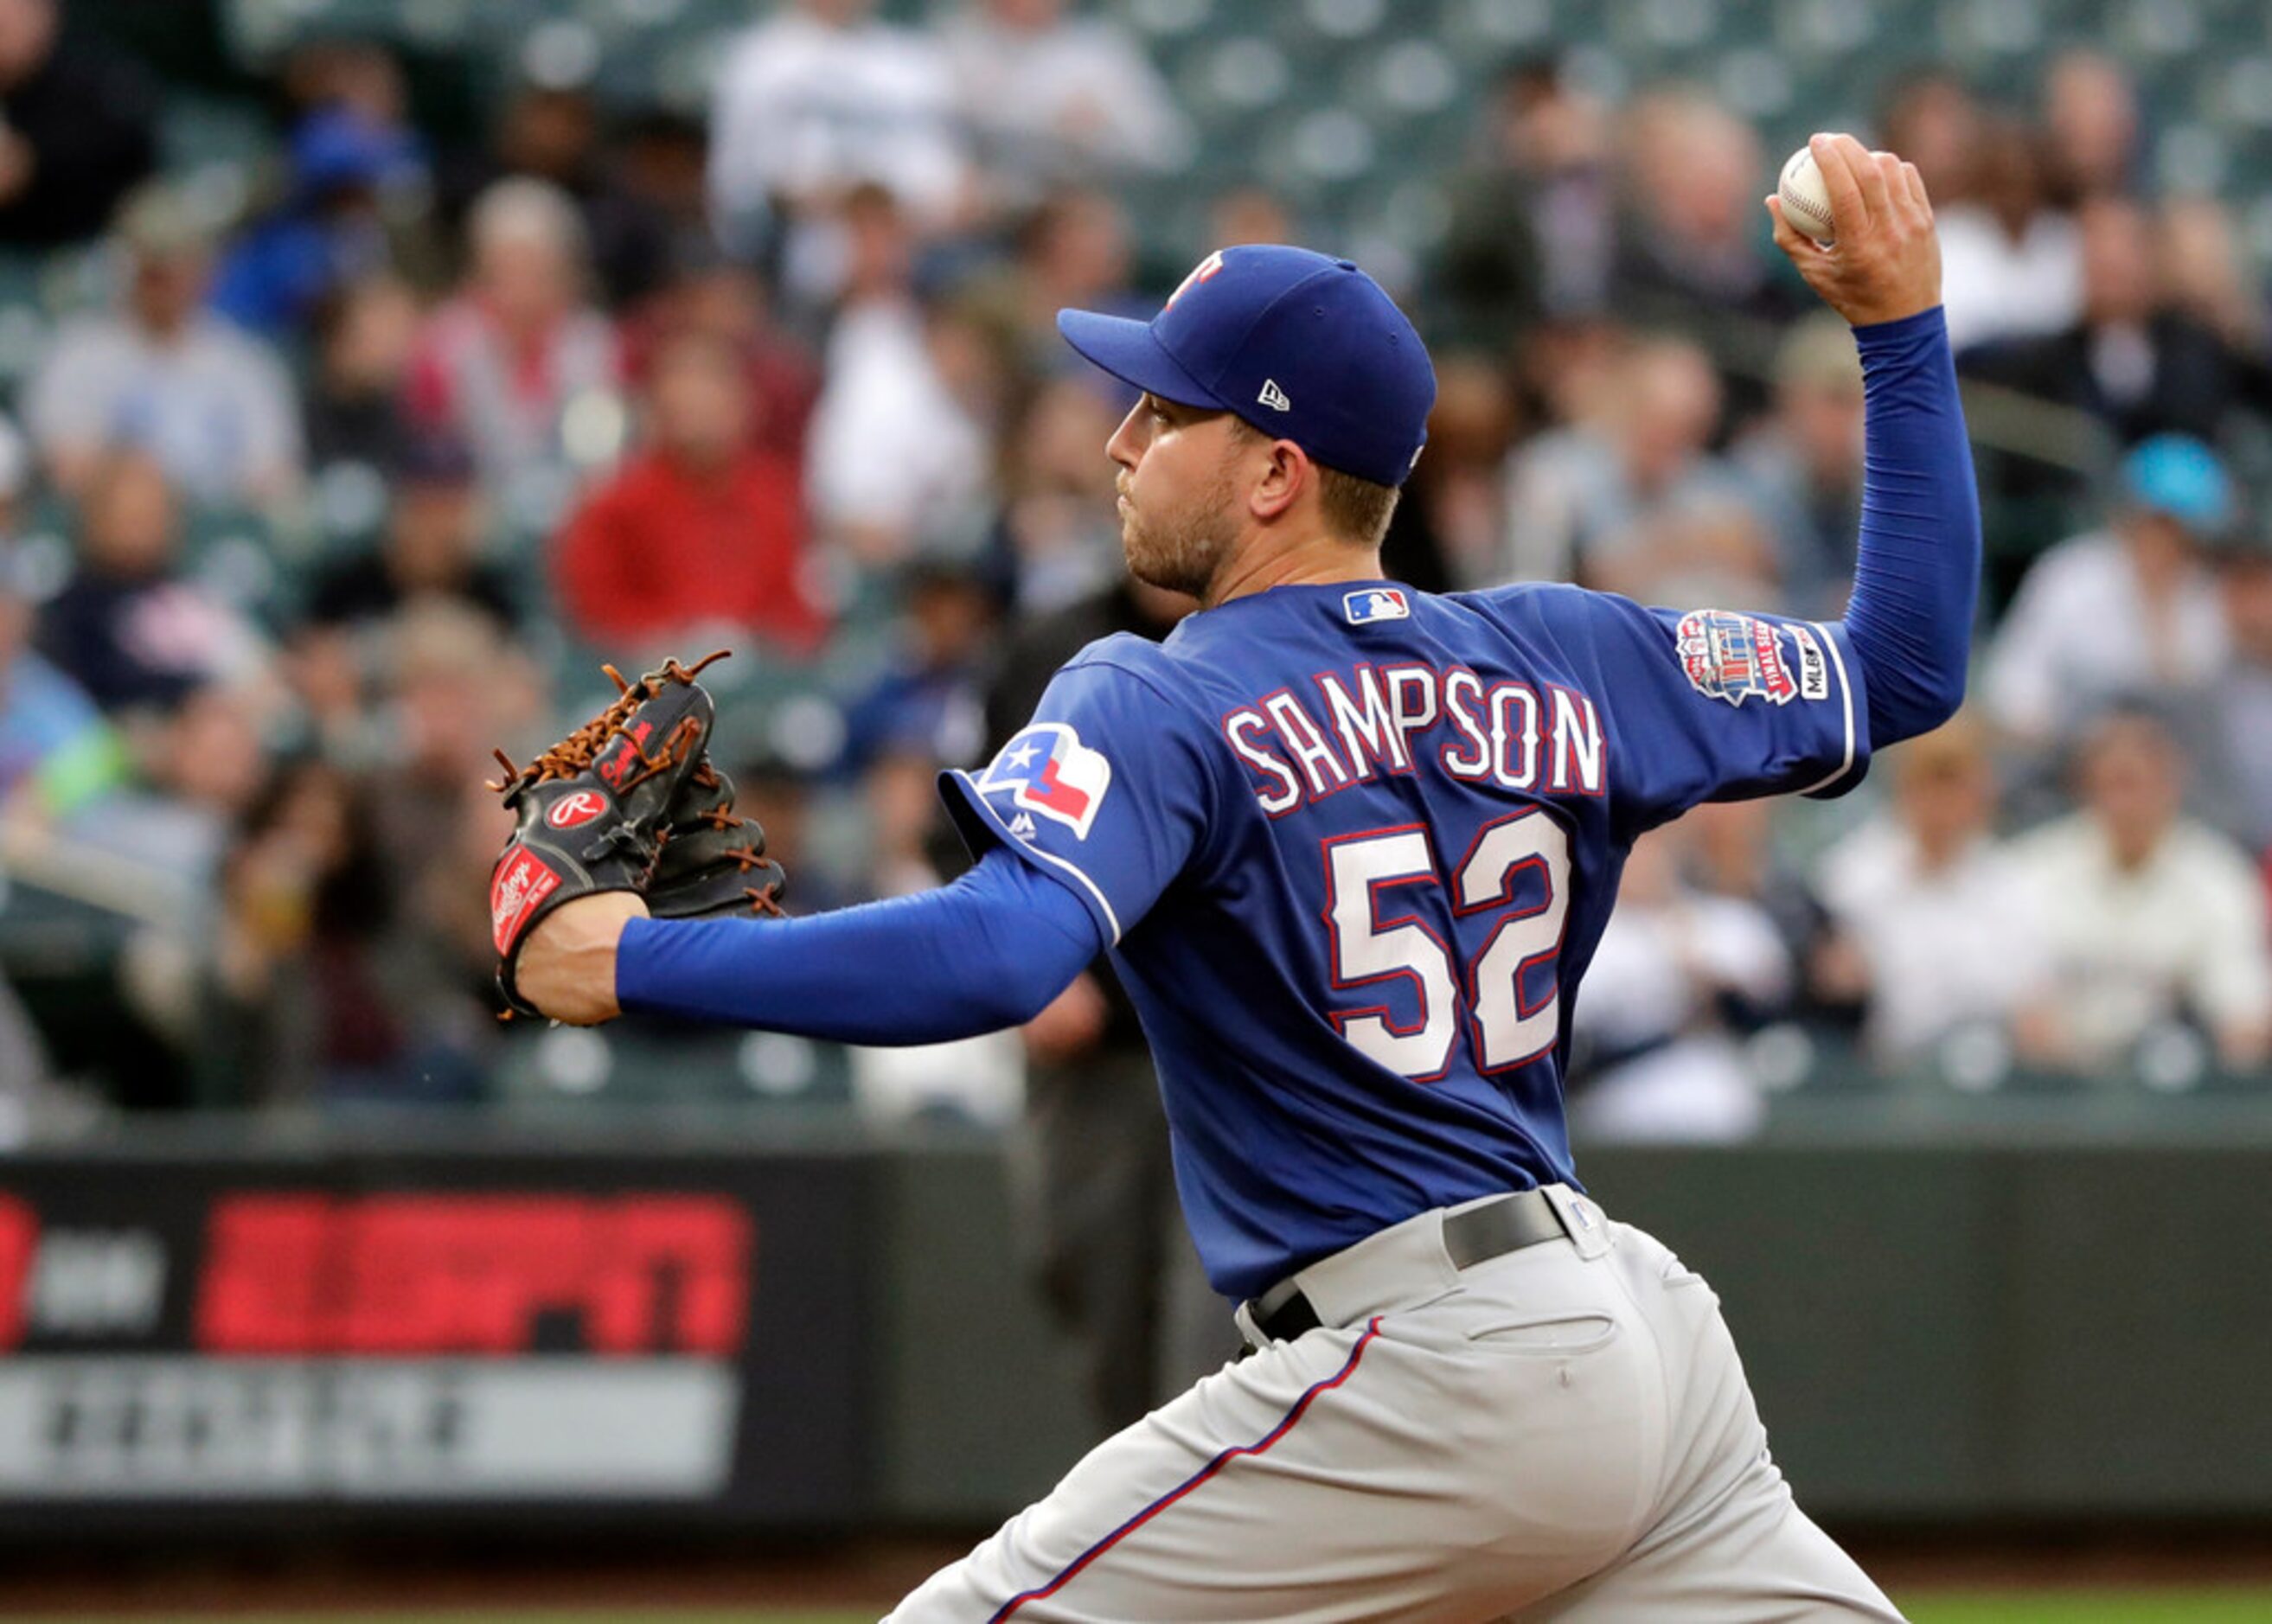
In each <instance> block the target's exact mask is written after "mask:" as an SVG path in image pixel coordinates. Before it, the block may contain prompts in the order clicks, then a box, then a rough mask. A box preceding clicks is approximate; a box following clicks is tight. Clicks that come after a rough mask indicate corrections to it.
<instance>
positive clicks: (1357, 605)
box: [1342, 586, 1412, 626]
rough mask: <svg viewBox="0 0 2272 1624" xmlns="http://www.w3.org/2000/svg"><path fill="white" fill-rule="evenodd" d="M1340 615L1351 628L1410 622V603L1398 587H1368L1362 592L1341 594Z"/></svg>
mask: <svg viewBox="0 0 2272 1624" xmlns="http://www.w3.org/2000/svg"><path fill="white" fill-rule="evenodd" d="M1342 615H1343V616H1344V617H1346V618H1347V619H1348V621H1349V624H1350V625H1352V626H1370V625H1371V624H1372V623H1373V622H1375V621H1403V620H1410V619H1411V618H1412V602H1411V600H1409V598H1407V597H1405V595H1404V593H1403V592H1402V591H1401V589H1400V588H1398V587H1394V586H1368V587H1366V588H1364V590H1363V591H1362V592H1344V593H1342Z"/></svg>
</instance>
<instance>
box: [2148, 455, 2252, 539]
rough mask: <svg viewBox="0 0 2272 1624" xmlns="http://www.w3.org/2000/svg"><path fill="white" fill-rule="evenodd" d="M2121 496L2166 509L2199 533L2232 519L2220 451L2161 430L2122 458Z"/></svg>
mask: <svg viewBox="0 0 2272 1624" xmlns="http://www.w3.org/2000/svg"><path fill="white" fill-rule="evenodd" d="M2122 495H2123V497H2124V499H2125V500H2126V501H2127V502H2128V503H2129V504H2130V505H2131V506H2132V507H2134V508H2145V509H2148V510H2150V511H2153V512H2156V513H2166V514H2168V515H2169V516H2170V517H2171V518H2173V519H2176V520H2177V521H2178V523H2179V524H2180V525H2184V526H2185V527H2186V529H2188V530H2190V531H2193V532H2194V533H2196V534H2199V535H2203V536H2213V535H2216V534H2217V533H2219V532H2221V531H2223V529H2224V528H2225V527H2226V526H2227V525H2230V524H2231V523H2232V513H2233V503H2232V480H2231V476H2230V475H2228V474H2227V473H2225V471H2224V464H2223V462H2222V461H2220V460H2219V459H2218V458H2217V454H2216V452H2215V451H2211V450H2210V449H2209V448H2208V446H2207V445H2205V444H2203V443H2201V441H2199V440H2196V439H2194V437H2193V436H2191V435H2182V434H2157V435H2156V436H2153V437H2152V438H2151V439H2149V440H2141V442H2139V443H2138V444H2137V445H2136V446H2134V447H2133V448H2132V450H2131V451H2130V454H2129V455H2128V456H2126V457H2125V458H2123V459H2122Z"/></svg>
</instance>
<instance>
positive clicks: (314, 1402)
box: [0, 1153, 868, 1521]
mask: <svg viewBox="0 0 2272 1624" xmlns="http://www.w3.org/2000/svg"><path fill="white" fill-rule="evenodd" d="M865 1189H866V1181H865V1179H864V1176H863V1173H862V1172H861V1170H860V1169H859V1167H858V1166H857V1165H856V1164H855V1163H853V1162H851V1161H848V1160H844V1161H832V1160H831V1159H829V1158H813V1157H811V1156H800V1157H797V1158H777V1159H769V1158H762V1157H759V1158H727V1157H721V1156H701V1157H696V1158H687V1159H684V1160H680V1159H677V1158H658V1157H651V1156H650V1157H643V1158H640V1165H639V1166H625V1165H624V1162H623V1160H622V1159H621V1158H602V1157H597V1156H594V1157H589V1158H585V1157H572V1156H565V1155H561V1154H557V1153H544V1154H538V1155H531V1156H505V1155H490V1154H484V1155H467V1156H437V1157H432V1158H424V1157H419V1158H404V1157H385V1158H371V1159H370V1160H368V1161H365V1160H362V1159H359V1158H354V1157H343V1158H339V1159H337V1160H318V1161H317V1162H315V1163H313V1164H304V1163H303V1164H302V1165H300V1166H295V1168H293V1169H291V1170H290V1171H285V1170H283V1169H280V1168H277V1167H274V1166H266V1167H264V1166H259V1165H258V1164H256V1163H251V1162H247V1161H242V1160H240V1161H236V1162H234V1163H232V1164H230V1165H228V1166H224V1167H220V1168H214V1167H211V1166H206V1165H198V1166H187V1165H183V1164H181V1163H178V1162H174V1163H168V1164H162V1165H159V1166H148V1165H142V1166H129V1165H126V1164H123V1163H118V1162H112V1161H108V1160H104V1159H100V1158H97V1159H91V1160H88V1161H85V1162H74V1163H71V1164H68V1165H67V1164H65V1163H64V1162H62V1161H60V1160H54V1159H46V1158H42V1159H39V1160H35V1161H32V1162H28V1163H23V1164H18V1165H15V1166H10V1167H8V1168H6V1169H5V1170H0V1521H4V1520H6V1518H7V1517H8V1516H9V1515H10V1513H11V1512H19V1511H35V1510H36V1509H40V1508H50V1507H64V1506H71V1507H76V1508H78V1509H82V1510H91V1509H95V1508H99V1507H101V1506H105V1505H112V1506H118V1507H127V1506H133V1507H139V1508H151V1507H153V1506H163V1505H166V1504H175V1505H179V1506H182V1507H183V1508H189V1507H213V1506H240V1507H245V1508H251V1507H255V1506H258V1505H261V1504H264V1503H265V1504H270V1505H273V1504H276V1503H278V1502H282V1503H285V1504H292V1503H308V1504H325V1503H334V1504H337V1503H344V1504H377V1503H384V1504H386V1505H388V1506H391V1507H393V1508H395V1509H411V1508H415V1507H417V1506H420V1505H431V1506H433V1507H436V1508H437V1509H439V1508H445V1507H457V1508H463V1507H466V1506H468V1505H482V1506H490V1507H513V1506H527V1507H530V1508H542V1507H564V1506H571V1505H573V1506H577V1507H581V1508H589V1509H601V1508H604V1507H607V1506H609V1505H615V1506H621V1507H627V1508H628V1507H639V1506H646V1507H656V1508H659V1507H662V1506H667V1505H668V1506H679V1507H687V1508H699V1507H705V1506H706V1507H711V1508H714V1509H717V1510H719V1511H720V1512H721V1513H725V1514H729V1515H732V1516H743V1517H756V1518H759V1519H760V1520H763V1519H766V1518H769V1517H774V1516H779V1517H781V1518H782V1519H784V1520H796V1521H811V1520H816V1519H820V1518H825V1517H827V1516H832V1515H838V1514H841V1513H842V1512H845V1511H848V1510H851V1509H856V1507H857V1506H858V1505H859V1504H860V1503H861V1501H860V1497H861V1495H862V1494H863V1492H864V1485H863V1482H862V1480H861V1471H860V1463H861V1462H863V1460H864V1458H865V1455H866V1451H865V1449H864V1448H863V1438H862V1436H861V1434H862V1432H863V1410H862V1401H863V1394H862V1392H861V1390H860V1388H859V1386H858V1382H857V1377H858V1374H859V1367H858V1364H857V1360H856V1358H855V1357H854V1355H855V1353H856V1350H858V1349H859V1348H860V1347H861V1346H862V1345H863V1338H864V1336H865V1328H864V1326H863V1323H862V1315H863V1304H864V1301H865V1300H866V1297H867V1294H868V1293H867V1292H866V1289H865V1287H864V1284H863V1279H862V1274H863V1262H862V1258H863V1248H862V1247H861V1246H860V1244H859V1240H860V1229H861V1215H862V1212H863V1209H864V1202H865Z"/></svg>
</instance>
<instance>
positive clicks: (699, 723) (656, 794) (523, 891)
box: [490, 651, 786, 1015]
mask: <svg viewBox="0 0 2272 1624" xmlns="http://www.w3.org/2000/svg"><path fill="white" fill-rule="evenodd" d="M723 658H725V655H724V653H723V652H722V651H721V652H719V653H715V654H712V655H710V656H709V657H708V658H706V659H699V660H697V661H696V662H695V663H694V664H693V665H691V666H682V665H680V664H679V663H678V661H676V660H675V659H673V660H669V661H666V662H665V663H664V665H663V667H662V669H661V670H660V671H651V672H649V673H647V674H646V675H645V676H643V677H641V678H640V679H639V681H638V682H624V679H623V677H622V676H621V675H620V674H618V673H617V670H616V668H615V667H613V666H605V667H602V670H604V671H605V672H606V673H607V674H608V675H609V678H610V679H612V680H613V681H614V682H615V684H616V686H617V689H620V690H621V692H620V694H619V695H618V697H617V699H616V700H615V702H614V703H613V704H610V705H609V706H608V708H607V709H606V710H604V711H601V712H600V713H599V714H598V715H597V716H595V717H594V718H593V719H591V720H590V721H588V722H586V723H585V724H584V725H583V726H580V727H578V728H576V729H575V730H574V731H572V732H571V733H570V734H568V735H567V737H565V738H564V739H562V740H561V741H559V742H558V743H557V744H555V745H554V746H552V747H551V749H548V750H545V751H543V752H542V754H540V755H539V756H537V757H536V759H535V760H534V761H533V762H531V763H530V764H528V765H527V767H515V766H514V765H513V764H512V759H511V758H510V757H509V756H506V755H505V754H504V751H502V750H500V751H498V752H497V760H498V762H499V763H500V764H502V765H503V766H504V772H505V776H504V780H503V781H502V782H500V783H493V784H491V785H490V788H492V789H494V790H497V791H498V792H499V793H502V794H503V795H504V803H505V805H506V806H508V807H511V808H513V810H514V811H515V812H516V813H517V814H518V815H519V821H518V823H516V825H515V827H514V829H513V832H512V838H511V839H509V840H507V841H506V842H505V847H504V852H503V853H500V854H499V856H498V858H497V867H496V868H493V869H492V870H490V939H491V941H492V942H494V943H495V944H496V947H497V989H498V991H499V992H501V993H502V994H503V995H504V1001H505V1003H506V1005H507V1007H508V1009H510V1010H512V1012H515V1013H518V1014H522V1015H541V1014H542V1013H543V1011H542V1010H540V1009H537V1008H536V1007H535V1006H534V1005H533V1004H531V1003H529V1002H527V1000H526V999H524V998H522V997H521V996H520V995H519V993H518V992H517V991H516V990H515V988H514V986H513V965H514V962H515V960H516V959H517V958H518V957H519V950H520V945H521V943H522V942H525V941H527V937H528V933H529V932H530V931H531V930H532V929H534V927H535V926H536V924H537V922H538V921H539V920H542V919H543V917H544V916H545V915H546V914H548V913H550V912H551V911H552V910H553V909H555V908H557V907H558V906H559V905H561V904H563V903H564V902H569V901H572V900H573V899H574V898H578V897H588V896H591V895H593V894H594V893H595V892H600V891H615V890H628V891H637V892H639V893H640V894H641V895H643V896H645V897H646V899H647V907H648V911H649V912H650V913H653V914H654V917H656V918H658V919H693V918H706V917H713V916H721V915H725V914H729V913H758V914H761V915H762V914H768V913H780V912H781V910H780V908H779V906H778V905H777V904H776V902H775V898H778V897H779V896H780V894H781V887H782V885H783V884H784V883H785V881H786V876H785V875H783V874H782V872H781V865H780V864H778V863H776V862H774V861H772V860H770V859H768V858H766V855H765V849H766V835H765V831H764V830H763V829H762V828H760V827H759V824H758V823H757V820H756V819H754V818H745V817H736V816H734V810H733V807H734V787H733V785H732V784H731V783H730V782H729V781H728V779H727V778H726V776H725V775H724V774H723V773H721V772H720V771H718V770H717V769H716V768H715V767H714V766H712V765H711V764H710V759H709V755H708V752H707V749H706V746H707V744H708V741H709V738H710V728H711V725H712V724H713V722H714V720H715V719H716V716H717V708H716V706H715V704H714V703H713V702H712V700H711V697H710V695H709V693H708V692H707V691H706V689H704V688H703V687H702V685H701V684H700V683H699V682H696V681H695V680H694V679H695V677H696V675H697V674H699V672H700V671H701V670H702V669H703V668H704V667H706V666H708V665H710V664H711V663H712V662H713V661H714V660H718V659H723Z"/></svg>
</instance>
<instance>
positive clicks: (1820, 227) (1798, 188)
mask: <svg viewBox="0 0 2272 1624" xmlns="http://www.w3.org/2000/svg"><path fill="white" fill-rule="evenodd" d="M1775 196H1777V197H1781V198H1782V212H1783V218H1784V219H1785V220H1789V221H1790V223H1791V224H1792V225H1794V226H1796V227H1798V228H1799V229H1800V230H1801V231H1804V232H1805V233H1806V235H1808V236H1810V237H1812V238H1813V239H1814V240H1815V241H1816V242H1821V243H1831V242H1836V241H1837V240H1838V227H1836V226H1835V224H1834V223H1833V222H1832V220H1831V218H1830V189H1829V188H1828V187H1827V186H1826V185H1824V184H1823V183H1822V169H1821V167H1820V165H1818V164H1817V163H1816V162H1815V161H1814V154H1813V153H1812V152H1811V151H1810V150H1809V149H1807V148H1806V147H1804V146H1802V147H1800V148H1799V149H1798V150H1797V152H1795V153H1792V154H1791V155H1790V158H1788V159H1787V160H1784V162H1783V166H1782V180H1781V181H1779V182H1777V183H1776V184H1775Z"/></svg>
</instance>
